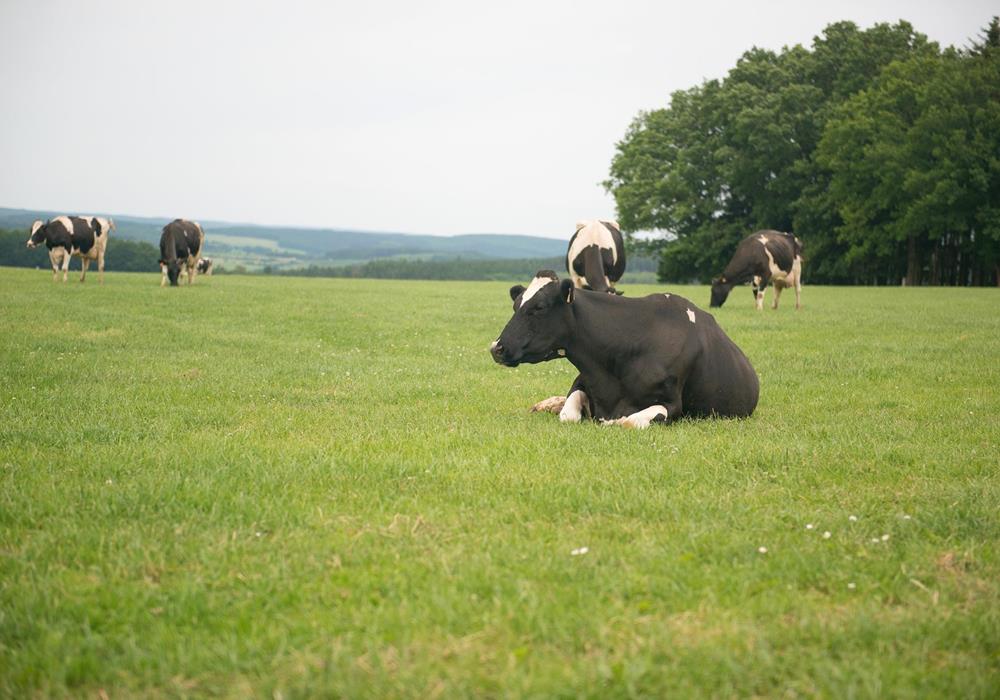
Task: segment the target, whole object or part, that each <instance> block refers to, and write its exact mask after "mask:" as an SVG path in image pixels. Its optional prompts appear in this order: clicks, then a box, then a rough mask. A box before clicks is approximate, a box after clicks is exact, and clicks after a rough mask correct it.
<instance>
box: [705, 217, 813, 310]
mask: <svg viewBox="0 0 1000 700" xmlns="http://www.w3.org/2000/svg"><path fill="white" fill-rule="evenodd" d="M772 280H773V281H774V303H773V304H772V305H771V308H772V309H777V308H778V299H779V297H780V296H781V290H783V289H784V288H785V287H795V308H796V309H798V308H801V295H802V241H800V240H799V239H798V238H796V237H795V236H793V235H792V234H790V233H782V232H781V231H757V233H752V234H750V235H749V236H747V237H746V238H744V239H743V240H742V241H740V244H739V245H738V246H737V247H736V252H735V253H734V254H733V258H732V260H730V261H729V264H728V265H726V269H725V270H723V271H722V274H721V275H720V276H719V277H717V278H715V279H714V280H712V301H711V306H713V307H718V306H722V305H723V304H724V303H725V301H726V297H728V296H729V292H730V290H732V288H733V286H734V285H737V284H744V283H745V282H751V283H752V291H753V297H754V303H755V304H756V306H757V310H758V311H760V310H761V309H763V308H764V291H765V290H766V289H767V284H768V282H770V281H772Z"/></svg>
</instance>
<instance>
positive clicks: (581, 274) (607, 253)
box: [566, 221, 625, 294]
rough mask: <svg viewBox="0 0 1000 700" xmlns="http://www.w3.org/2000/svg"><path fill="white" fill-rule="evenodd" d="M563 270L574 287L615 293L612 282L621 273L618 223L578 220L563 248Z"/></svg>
mask: <svg viewBox="0 0 1000 700" xmlns="http://www.w3.org/2000/svg"><path fill="white" fill-rule="evenodd" d="M566 272H568V273H569V276H570V279H571V280H573V285H574V286H575V287H576V288H577V289H592V290H593V291H595V292H609V293H612V294H614V293H616V292H615V288H614V283H615V282H617V281H618V280H620V279H621V278H622V275H623V274H625V242H624V241H623V240H622V233H621V229H620V228H619V226H618V222H617V221H578V222H577V224H576V233H574V234H573V237H572V238H570V239H569V247H568V248H567V250H566ZM617 293H618V294H620V293H621V292H617Z"/></svg>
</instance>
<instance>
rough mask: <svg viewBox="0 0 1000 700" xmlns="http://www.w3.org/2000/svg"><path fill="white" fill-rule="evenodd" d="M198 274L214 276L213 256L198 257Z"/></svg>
mask: <svg viewBox="0 0 1000 700" xmlns="http://www.w3.org/2000/svg"><path fill="white" fill-rule="evenodd" d="M198 274H199V275H207V276H208V277H211V276H212V258H198Z"/></svg>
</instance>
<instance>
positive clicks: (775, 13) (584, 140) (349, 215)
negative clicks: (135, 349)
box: [0, 0, 1000, 238]
mask: <svg viewBox="0 0 1000 700" xmlns="http://www.w3.org/2000/svg"><path fill="white" fill-rule="evenodd" d="M998 10H1000V8H998V6H997V4H996V2H995V0H952V1H951V2H946V1H943V0H937V1H930V0H898V1H897V0H885V1H882V0H866V1H863V2H853V1H852V2H837V1H831V2H824V3H812V2H802V0H795V1H792V2H785V1H780V2H763V1H761V2H739V1H736V0H724V1H720V0H706V1H704V2H693V1H687V2H666V1H662V0H661V1H659V2H633V1H627V0H614V1H612V0H603V1H601V2H589V1H588V2H544V1H542V0H533V1H530V2H518V1H513V2H512V1H509V0H508V1H505V2H489V3H486V2H473V1H472V0H464V1H462V0H460V1H456V2H404V1H400V2H357V1H356V0H355V1H352V2H337V1H331V2H295V1H292V0H281V1H278V2H212V1H211V0H197V1H196V2H181V1H176V0H171V1H169V2H160V3H156V2H144V1H132V0H125V1H123V2H83V1H78V2H77V1H70V2H51V1H49V0H24V1H23V2H22V1H18V0H0V27H3V31H2V39H0V206H8V207H23V208H40V209H56V210H60V211H66V212H87V213H105V212H111V213H122V214H133V215H139V216H170V217H173V216H183V217H189V218H197V219H222V220H230V221H243V222H254V223H263V224H290V225H301V226H317V227H319V226H330V227H342V228H359V229H367V230H385V231H403V232H413V233H442V234H454V233H482V232H491V233H492V232H496V233H524V234H537V235H545V236H554V237H560V238H564V237H567V236H568V235H569V234H570V233H571V232H572V227H573V223H574V222H575V221H577V220H578V219H583V218H594V217H612V216H614V202H613V200H612V199H611V197H610V196H608V195H607V194H605V193H604V190H603V188H602V187H601V186H600V182H601V180H603V179H604V178H605V177H606V176H607V172H608V165H609V163H610V160H611V157H612V155H613V153H614V145H615V142H616V141H618V140H619V139H620V138H621V137H622V136H623V134H624V133H625V130H626V128H627V127H628V125H629V122H630V121H631V120H632V118H633V117H634V116H635V115H636V113H637V112H638V111H640V110H644V109H652V108H657V107H661V106H665V105H666V104H667V100H668V98H669V95H670V92H671V91H673V90H676V89H681V88H687V87H690V86H693V85H696V84H698V83H699V82H701V81H702V80H703V79H705V78H715V77H721V76H722V75H724V74H725V72H726V71H727V70H728V69H729V68H730V67H732V66H733V65H734V63H735V61H736V60H737V58H738V57H739V56H740V54H741V53H743V51H745V50H746V49H748V48H750V47H751V46H754V45H756V46H762V47H767V48H772V49H780V48H781V47H782V46H785V45H792V44H796V43H802V44H805V45H809V44H810V42H811V41H812V38H813V36H815V35H816V34H818V33H819V32H820V31H821V30H822V29H823V27H824V26H826V25H827V24H829V23H830V22H834V21H837V20H843V19H848V20H853V21H855V22H857V23H858V24H860V25H861V26H864V27H867V26H870V25H871V24H873V23H875V22H879V21H891V22H895V21H897V20H898V19H900V18H904V19H907V20H909V21H910V22H912V23H913V24H914V25H915V27H916V28H917V30H918V31H921V32H924V33H926V34H927V35H929V36H930V37H931V38H932V39H934V40H936V41H938V42H940V43H942V44H957V45H965V44H967V42H968V39H969V38H970V37H974V36H976V35H977V34H978V33H979V30H980V29H981V28H982V27H984V26H985V25H986V24H987V23H988V21H989V18H990V16H991V14H996V13H997V12H998Z"/></svg>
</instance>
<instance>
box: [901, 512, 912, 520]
mask: <svg viewBox="0 0 1000 700" xmlns="http://www.w3.org/2000/svg"><path fill="white" fill-rule="evenodd" d="M903 520H911V518H910V516H909V515H907V514H906V513H903Z"/></svg>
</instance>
